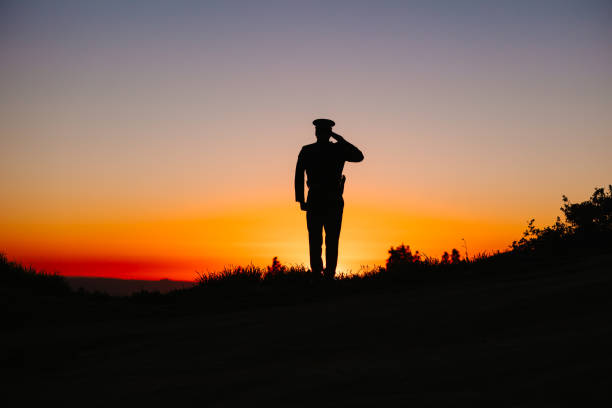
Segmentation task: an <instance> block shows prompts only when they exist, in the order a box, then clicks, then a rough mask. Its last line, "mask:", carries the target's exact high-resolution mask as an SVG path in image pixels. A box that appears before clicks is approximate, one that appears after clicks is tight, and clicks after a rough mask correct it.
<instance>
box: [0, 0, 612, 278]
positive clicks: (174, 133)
mask: <svg viewBox="0 0 612 408" xmlns="http://www.w3.org/2000/svg"><path fill="white" fill-rule="evenodd" d="M0 50H1V56H2V63H1V64H0V191H1V200H0V251H2V252H5V253H6V255H7V256H8V257H9V259H14V260H17V261H20V262H23V263H25V264H32V265H33V266H36V267H39V268H44V269H46V270H48V271H54V270H57V271H59V272H60V273H63V274H66V275H80V276H109V277H124V278H151V279H159V278H171V279H187V280H189V279H193V278H194V277H195V271H196V270H197V271H200V272H207V271H208V272H211V271H215V270H218V269H220V268H221V267H223V266H224V265H245V264H247V263H250V262H253V263H255V264H257V265H266V264H270V262H271V259H272V257H273V256H278V257H279V259H280V260H281V262H283V263H287V264H294V263H295V264H301V263H304V264H306V265H307V262H308V244H307V231H306V221H305V214H304V213H303V212H301V211H299V205H298V204H297V203H295V202H294V193H293V184H292V183H293V176H294V170H295V162H296V159H297V154H298V152H299V150H300V148H301V146H302V145H305V144H308V143H312V142H314V128H313V126H312V120H313V119H315V118H318V117H324V118H331V119H333V120H334V121H335V122H336V124H337V125H336V127H335V128H334V130H335V131H336V132H337V133H339V134H341V135H343V136H344V137H345V138H346V139H347V140H349V141H350V142H351V143H353V144H355V145H356V146H358V147H359V148H360V149H361V150H362V151H363V152H364V155H365V160H364V161H363V162H361V163H357V164H353V163H348V164H347V165H346V167H345V173H344V174H346V176H347V179H348V180H347V184H346V189H345V202H346V206H345V212H344V222H343V227H342V234H341V238H340V259H339V267H338V268H339V271H344V272H349V271H353V272H357V271H358V270H359V269H360V267H361V265H370V266H372V265H374V264H383V263H384V260H385V259H386V256H387V250H388V249H389V247H390V246H391V245H399V244H401V243H402V242H403V243H405V244H408V245H410V246H411V247H412V248H413V249H415V250H416V249H418V250H420V251H421V252H423V253H425V254H427V255H429V256H435V257H439V256H440V255H441V253H442V252H443V251H444V250H450V249H452V248H453V247H456V248H458V249H461V251H462V252H463V251H464V248H463V245H464V241H463V240H462V239H463V238H464V239H465V242H466V243H467V248H468V251H469V252H470V254H474V253H478V252H481V251H492V250H498V249H501V250H503V249H506V248H507V247H508V245H509V244H510V243H511V242H512V241H513V240H515V239H518V238H520V236H521V232H522V231H523V230H524V229H525V226H526V224H527V221H528V220H529V219H531V218H535V219H536V223H537V224H538V225H548V224H550V223H552V222H553V221H554V219H555V217H556V216H558V215H561V212H560V211H559V207H560V205H561V195H562V194H565V195H567V196H568V197H569V198H570V199H571V200H573V201H582V200H585V199H587V198H588V197H589V196H590V194H591V193H592V191H593V189H594V187H596V186H603V185H608V184H610V183H612V156H611V153H612V2H610V1H589V0H585V1H578V0H576V1H563V0H556V1H537V0H536V1H533V0H531V1H465V2H463V1H367V2H366V1H320V2H319V1H278V2H266V1H244V2H236V1H228V0H224V1H218V2H217V1H202V2H198V1H176V0H175V1H125V0H124V1H99V2H93V1H91V2H89V1H53V2H50V1H27V0H26V1H3V2H2V5H0Z"/></svg>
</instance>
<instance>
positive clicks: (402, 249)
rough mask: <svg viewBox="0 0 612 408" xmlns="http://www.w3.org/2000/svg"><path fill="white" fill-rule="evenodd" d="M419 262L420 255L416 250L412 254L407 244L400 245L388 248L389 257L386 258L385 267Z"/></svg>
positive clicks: (392, 267)
mask: <svg viewBox="0 0 612 408" xmlns="http://www.w3.org/2000/svg"><path fill="white" fill-rule="evenodd" d="M419 262H421V255H420V254H419V251H417V252H416V253H415V254H414V255H413V254H412V251H411V250H410V246H409V245H404V244H402V245H400V246H398V247H396V248H393V247H391V249H389V258H387V269H388V270H389V269H394V268H398V267H402V266H408V265H410V264H414V263H419Z"/></svg>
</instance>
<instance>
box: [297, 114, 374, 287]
mask: <svg viewBox="0 0 612 408" xmlns="http://www.w3.org/2000/svg"><path fill="white" fill-rule="evenodd" d="M312 124H313V125H315V135H316V137H317V142H316V143H313V144H309V145H306V146H304V147H302V150H301V151H300V154H299V156H298V161H297V166H296V168H295V201H297V202H299V203H300V208H301V209H302V210H303V211H306V225H307V226H308V242H309V244H310V268H311V269H312V272H313V273H314V274H315V275H317V276H320V275H321V273H322V272H324V274H325V276H326V277H328V278H333V277H334V274H335V273H336V265H337V263H338V240H339V239H340V227H341V225H342V210H343V209H344V199H343V198H342V192H343V190H344V181H345V179H346V178H345V177H344V176H343V175H342V169H343V168H344V162H347V161H349V162H360V161H362V160H363V153H361V151H360V150H359V149H358V148H356V147H355V146H353V145H352V144H350V143H349V142H347V141H346V140H344V138H343V137H342V136H340V135H338V134H336V133H334V132H333V131H332V127H333V126H334V125H335V123H334V122H333V121H332V120H329V119H317V120H315V121H314V122H312ZM330 138H333V139H335V140H336V143H332V142H330V140H329V139H330ZM304 171H306V175H307V176H308V180H307V182H306V184H307V185H308V199H307V200H304ZM323 229H325V261H326V264H327V265H326V267H325V270H323V259H321V246H322V245H323Z"/></svg>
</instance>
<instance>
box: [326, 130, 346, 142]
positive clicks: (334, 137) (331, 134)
mask: <svg viewBox="0 0 612 408" xmlns="http://www.w3.org/2000/svg"><path fill="white" fill-rule="evenodd" d="M329 133H330V136H331V138H332V139H334V140H336V141H337V142H341V141H343V140H344V138H343V137H342V136H340V135H339V134H337V133H334V132H333V131H330V132H329Z"/></svg>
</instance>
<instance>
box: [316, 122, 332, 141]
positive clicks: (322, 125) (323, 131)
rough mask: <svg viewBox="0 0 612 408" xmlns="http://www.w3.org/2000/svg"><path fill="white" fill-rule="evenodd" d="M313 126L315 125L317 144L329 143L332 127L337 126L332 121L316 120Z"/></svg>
mask: <svg viewBox="0 0 612 408" xmlns="http://www.w3.org/2000/svg"><path fill="white" fill-rule="evenodd" d="M312 124H313V125H315V136H316V137H317V142H319V143H325V142H328V141H329V138H330V137H331V133H332V127H333V126H334V125H335V123H334V121H333V120H330V119H315V120H314V121H313V122H312Z"/></svg>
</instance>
